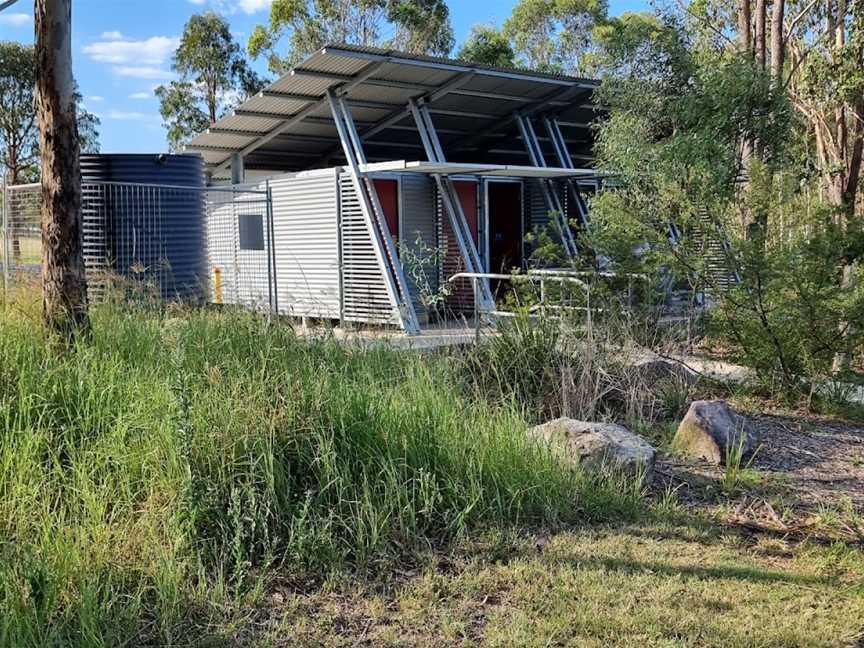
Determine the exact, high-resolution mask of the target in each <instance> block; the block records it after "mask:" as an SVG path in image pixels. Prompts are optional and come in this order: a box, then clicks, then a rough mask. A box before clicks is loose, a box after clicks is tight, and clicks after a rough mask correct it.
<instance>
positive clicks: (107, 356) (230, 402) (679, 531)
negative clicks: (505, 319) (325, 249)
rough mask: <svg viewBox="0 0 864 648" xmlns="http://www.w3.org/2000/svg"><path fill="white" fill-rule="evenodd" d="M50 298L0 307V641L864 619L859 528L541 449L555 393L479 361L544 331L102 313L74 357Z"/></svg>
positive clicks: (739, 639) (402, 635)
mask: <svg viewBox="0 0 864 648" xmlns="http://www.w3.org/2000/svg"><path fill="white" fill-rule="evenodd" d="M34 301H35V300H33V299H32V296H31V298H30V299H29V300H28V299H21V298H19V299H17V301H16V303H14V304H10V305H8V307H6V308H3V309H2V310H0V313H2V315H0V426H2V427H0V645H6V646H46V645H56V646H68V645H78V646H102V645H129V644H131V645H165V644H170V645H202V644H204V645H236V644H244V645H308V646H341V645H345V646H351V645H402V646H426V645H441V646H445V645H446V646H451V645H481V644H482V645H499V646H507V645H536V646H547V645H574V646H575V645H579V646H582V645H597V646H601V645H602V646H606V645H618V646H629V645H639V646H642V645H648V646H653V645H656V646H708V645H711V646H714V645H716V646H726V645H732V646H736V645H740V646H750V645H764V646H810V645H814V646H815V645H824V646H837V645H845V644H848V645H852V642H853V641H854V639H855V637H857V636H858V635H859V633H860V631H861V629H862V627H864V621H862V619H864V596H862V595H864V591H862V583H861V580H860V579H861V574H862V571H864V570H862V567H864V562H862V561H864V559H862V555H861V552H860V549H859V548H856V547H855V546H853V544H852V543H849V542H847V543H845V544H844V542H843V541H841V540H832V541H827V542H826V541H824V540H821V539H818V538H816V539H809V540H808V539H803V540H802V539H796V540H794V541H793V540H792V539H790V538H786V539H783V538H778V537H774V536H770V535H767V534H757V535H752V534H749V533H745V532H742V531H741V530H740V529H736V528H733V527H729V526H726V525H725V524H723V523H721V522H720V521H719V520H718V518H717V517H716V516H714V515H713V514H712V513H711V512H708V511H706V510H703V509H699V508H695V509H694V508H688V507H685V506H682V505H681V504H678V503H676V495H675V494H673V493H672V491H671V490H663V489H660V490H659V491H656V492H649V493H645V492H641V491H640V489H639V488H638V487H637V486H636V485H635V484H633V483H632V482H631V481H628V480H627V479H625V478H623V477H621V476H619V475H616V474H614V473H613V474H607V475H602V476H596V475H595V476H592V475H589V474H586V473H583V472H582V471H580V470H578V469H575V468H572V467H565V466H562V465H561V464H559V463H558V462H557V461H556V460H555V459H554V458H553V457H551V456H550V455H549V454H548V453H547V452H546V451H545V450H544V449H542V448H539V447H537V446H535V445H532V444H530V443H528V442H527V441H526V439H525V435H524V430H525V428H526V427H527V426H529V425H530V424H532V423H533V422H535V419H536V412H537V411H538V410H537V409H536V407H535V405H536V403H541V402H542V403H546V406H550V407H551V405H549V402H548V398H547V392H548V388H549V385H550V384H552V383H549V382H548V380H546V378H543V377H542V376H540V372H538V371H533V370H532V371H530V372H528V373H529V374H530V377H531V380H532V382H531V383H530V385H527V386H526V385H522V386H521V388H520V389H518V390H511V391H510V392H509V393H508V392H507V389H501V387H502V385H503V383H499V384H498V387H497V388H496V389H492V388H491V387H490V385H489V376H482V377H478V376H476V375H475V374H474V372H476V371H477V369H478V367H480V366H484V365H485V363H488V362H497V361H496V360H495V357H496V356H495V354H496V353H498V352H497V351H496V350H495V348H498V349H499V351H500V353H499V355H500V356H502V359H503V360H504V361H506V362H507V363H515V364H516V365H525V363H527V362H529V361H530V358H528V357H527V356H525V355H524V354H525V353H527V351H526V349H529V350H530V349H534V351H532V353H534V352H536V353H535V356H536V357H537V358H540V359H541V360H542V361H543V362H546V361H547V360H546V358H547V356H546V355H545V354H544V353H541V352H539V351H537V349H539V347H541V346H542V344H541V343H540V342H541V341H542V340H541V338H540V337H539V335H537V336H534V337H533V338H532V340H533V341H532V345H533V346H532V345H524V344H518V343H512V342H513V340H511V344H510V346H508V345H507V343H506V341H504V342H500V343H498V347H493V348H491V349H479V350H476V351H467V352H459V353H448V354H433V355H414V354H411V353H405V352H396V351H391V350H387V349H383V348H378V349H361V348H345V347H342V346H339V345H338V344H336V343H335V342H334V341H333V340H332V339H330V338H329V337H328V336H326V335H322V336H321V338H320V339H312V340H309V339H301V338H298V337H296V336H295V335H294V334H293V332H292V330H291V329H290V327H289V326H287V325H285V324H284V323H279V324H275V325H274V324H268V323H267V322H266V321H264V320H263V319H260V318H258V317H256V316H254V315H251V314H248V313H239V312H232V311H230V310H206V309H205V310H187V309H182V308H178V307H174V306H170V305H167V306H165V307H164V308H160V309H145V308H137V307H133V306H128V305H125V306H123V307H122V308H121V307H118V306H115V305H111V304H106V305H104V306H100V307H99V308H97V309H94V310H93V333H92V336H91V337H90V338H89V339H88V340H86V341H83V342H81V343H80V344H79V345H78V346H77V347H76V348H75V349H73V350H72V351H70V352H68V353H65V354H62V353H60V352H59V351H58V350H57V347H56V345H54V344H53V343H52V341H51V340H49V339H47V338H46V337H45V335H44V334H43V333H42V332H41V328H40V327H39V326H38V322H39V313H38V310H37V309H36V305H35V303H34ZM532 335H533V334H532ZM517 342H518V341H517ZM520 354H522V355H520ZM508 366H509V365H508ZM514 366H515V365H514ZM508 371H509V369H508V370H507V371H505V370H502V369H501V367H500V366H498V368H497V369H496V372H497V373H496V375H499V376H504V377H505V379H506V380H511V378H509V377H507V376H510V375H511V374H510V373H508ZM513 375H516V376H518V374H513ZM544 381H545V382H544ZM503 386H504V387H506V385H503ZM478 389H479V391H478ZM538 398H539V400H537V399H538ZM529 404H530V407H529V406H528V405H529ZM631 405H632V404H631ZM631 409H633V408H632V407H631ZM646 425H647V424H646Z"/></svg>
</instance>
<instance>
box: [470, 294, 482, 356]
mask: <svg viewBox="0 0 864 648" xmlns="http://www.w3.org/2000/svg"><path fill="white" fill-rule="evenodd" d="M471 289H472V292H473V293H474V344H477V343H479V342H480V295H478V294H477V290H478V289H479V285H478V281H477V277H471Z"/></svg>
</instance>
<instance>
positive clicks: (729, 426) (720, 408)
mask: <svg viewBox="0 0 864 648" xmlns="http://www.w3.org/2000/svg"><path fill="white" fill-rule="evenodd" d="M758 445H759V437H758V435H757V433H756V430H755V429H754V428H753V426H752V425H751V424H750V423H749V422H748V421H747V419H745V418H744V417H743V416H741V415H740V414H737V413H736V412H735V411H733V410H732V408H731V407H729V404H728V403H727V402H726V401H723V400H710V401H693V402H692V403H690V409H689V410H687V414H686V415H685V416H684V419H683V420H682V421H681V424H680V425H679V426H678V431H677V432H676V433H675V438H674V439H673V440H672V447H673V448H674V449H675V450H676V451H678V452H680V453H681V454H684V455H687V456H689V457H693V458H695V459H703V460H705V461H709V462H711V463H713V464H721V463H726V458H727V456H731V457H734V456H735V455H736V454H737V453H738V451H739V448H740V451H741V456H742V457H749V456H750V455H752V454H753V453H754V452H756V448H757V447H758Z"/></svg>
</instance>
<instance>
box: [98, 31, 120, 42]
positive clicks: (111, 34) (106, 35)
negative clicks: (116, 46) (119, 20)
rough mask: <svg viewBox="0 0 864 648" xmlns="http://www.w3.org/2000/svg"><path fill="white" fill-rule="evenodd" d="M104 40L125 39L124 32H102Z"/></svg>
mask: <svg viewBox="0 0 864 648" xmlns="http://www.w3.org/2000/svg"><path fill="white" fill-rule="evenodd" d="M102 40H109V41H118V40H123V33H122V32H119V31H107V32H102Z"/></svg>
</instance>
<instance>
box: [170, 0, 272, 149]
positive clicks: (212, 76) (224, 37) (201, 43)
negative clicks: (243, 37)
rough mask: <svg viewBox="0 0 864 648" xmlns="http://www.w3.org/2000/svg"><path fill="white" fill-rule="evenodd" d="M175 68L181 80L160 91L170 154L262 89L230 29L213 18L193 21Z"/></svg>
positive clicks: (210, 15)
mask: <svg viewBox="0 0 864 648" xmlns="http://www.w3.org/2000/svg"><path fill="white" fill-rule="evenodd" d="M173 67H174V70H176V71H177V72H178V74H179V75H180V80H179V81H172V82H171V83H169V84H168V85H163V86H160V87H159V88H157V89H156V96H157V97H158V98H159V101H160V107H159V109H160V112H161V114H162V118H163V119H164V120H165V124H166V126H167V128H168V143H169V145H170V146H171V148H172V150H176V149H177V148H179V147H180V146H182V144H183V143H184V142H185V141H187V140H188V139H190V138H191V137H192V136H194V135H195V134H196V133H199V132H201V131H202V130H204V129H205V128H207V127H208V126H209V125H211V124H213V123H215V122H216V120H217V119H219V117H220V115H221V114H223V113H224V112H225V110H226V109H227V108H229V107H231V106H233V105H235V104H236V103H238V102H239V101H242V100H244V99H246V98H247V97H249V96H250V95H251V94H254V93H255V92H258V90H260V89H261V86H262V85H263V81H262V79H261V78H260V77H259V76H258V75H257V74H255V72H254V71H253V70H252V69H251V68H250V67H249V65H248V63H247V62H246V59H245V58H244V57H243V53H242V51H241V49H240V46H239V45H238V44H237V43H236V42H235V41H234V37H233V36H232V35H231V29H230V26H229V25H228V23H227V22H226V21H225V19H224V18H222V17H221V16H219V15H217V14H215V13H212V12H208V13H204V14H201V15H196V16H192V17H191V18H190V19H189V21H188V22H187V23H186V26H185V28H184V30H183V36H182V38H181V40H180V45H179V47H178V48H177V51H176V53H175V54H174V64H173Z"/></svg>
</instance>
